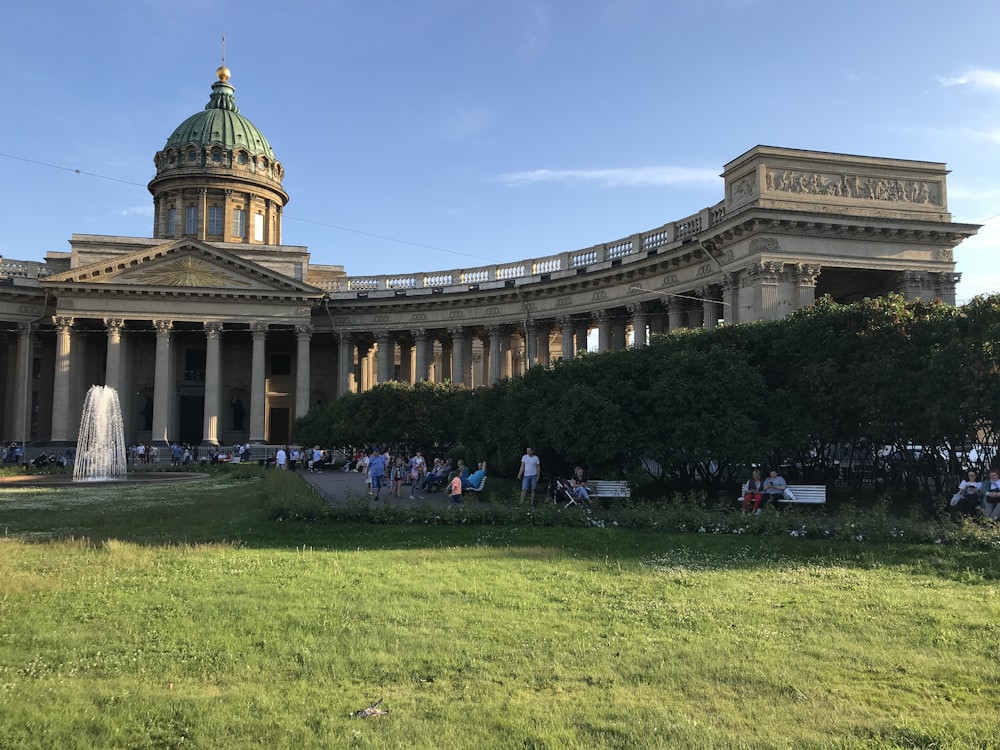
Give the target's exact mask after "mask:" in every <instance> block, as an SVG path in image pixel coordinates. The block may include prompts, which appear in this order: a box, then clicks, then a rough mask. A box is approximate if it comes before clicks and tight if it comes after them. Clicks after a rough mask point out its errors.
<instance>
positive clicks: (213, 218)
mask: <svg viewBox="0 0 1000 750" xmlns="http://www.w3.org/2000/svg"><path fill="white" fill-rule="evenodd" d="M208 233H209V234H222V206H209V207H208Z"/></svg>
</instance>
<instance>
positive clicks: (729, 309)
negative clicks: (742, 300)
mask: <svg viewBox="0 0 1000 750" xmlns="http://www.w3.org/2000/svg"><path fill="white" fill-rule="evenodd" d="M721 286H722V301H723V303H724V304H723V305H722V315H723V317H724V318H725V323H726V325H733V324H734V323H739V322H741V320H740V315H739V311H738V307H737V305H738V304H739V294H740V285H739V281H738V280H737V278H736V275H735V274H732V273H725V274H723V275H722V284H721ZM725 303H728V304H725Z"/></svg>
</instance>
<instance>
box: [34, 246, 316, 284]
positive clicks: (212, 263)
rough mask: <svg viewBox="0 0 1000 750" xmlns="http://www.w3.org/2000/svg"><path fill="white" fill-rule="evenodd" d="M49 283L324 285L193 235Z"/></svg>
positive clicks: (53, 278) (56, 276)
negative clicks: (295, 276) (279, 269)
mask: <svg viewBox="0 0 1000 750" xmlns="http://www.w3.org/2000/svg"><path fill="white" fill-rule="evenodd" d="M45 283H46V284H47V285H53V286H59V287H61V288H70V289H80V288H82V287H97V288H107V289H110V288H115V289H118V290H120V291H125V292H128V291H131V288H133V287H135V288H137V289H138V288H141V289H142V290H143V291H146V292H149V291H156V290H163V291H173V292H179V291H186V292H193V291H202V292H208V293H211V292H216V293H227V292H228V293H232V292H237V293H241V294H247V293H249V294H254V293H277V294H283V295H287V294H293V295H306V296H312V295H316V294H322V290H320V289H317V288H315V287H312V286H310V285H308V284H304V283H302V282H300V281H297V280H295V279H293V278H291V277H289V276H285V275H283V274H280V273H278V272H276V271H274V270H272V269H269V268H265V267H264V266H261V265H259V264H257V263H254V262H252V261H248V260H245V259H243V258H241V257H239V256H238V255H236V254H234V253H232V252H229V251H227V250H222V249H220V248H217V247H213V246H212V245H209V244H207V243H203V242H198V241H196V240H190V239H185V240H176V241H172V242H168V243H164V244H163V245H159V246H156V247H154V248H144V249H142V250H139V251H136V252H133V253H126V254H123V255H116V256H113V257H110V258H107V259H105V260H101V261H97V262H94V263H90V264H87V265H85V266H80V267H78V268H74V269H71V270H69V271H64V272H63V273H59V274H53V275H51V276H49V277H47V278H46V279H45Z"/></svg>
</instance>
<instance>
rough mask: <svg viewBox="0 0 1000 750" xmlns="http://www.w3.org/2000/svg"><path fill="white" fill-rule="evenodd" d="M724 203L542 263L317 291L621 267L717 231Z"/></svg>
mask: <svg viewBox="0 0 1000 750" xmlns="http://www.w3.org/2000/svg"><path fill="white" fill-rule="evenodd" d="M725 215H726V209H725V204H724V202H720V203H718V204H716V205H714V206H711V207H710V208H705V209H702V210H701V211H699V212H698V213H696V214H694V215H692V216H688V217H686V218H684V219H681V220H680V221H675V222H672V223H670V224H664V225H663V226H662V227H657V228H656V229H651V230H650V231H648V232H642V233H641V234H635V235H632V236H631V237H626V238H624V239H620V240H615V241H614V242H605V243H603V244H600V245H594V246H593V247H588V248H585V249H583V250H573V251H570V252H565V253H559V254H557V255H547V256H545V257H542V258H530V259H527V260H521V261H517V262H515V263H504V264H497V265H490V266H479V267H477V268H463V269H455V270H452V271H431V272H428V273H415V274H412V275H410V276H399V275H386V276H348V277H343V278H339V279H333V280H330V281H328V282H319V283H317V286H318V287H319V288H320V289H323V290H324V291H326V292H331V293H337V292H382V291H396V292H400V291H402V292H405V291H408V290H416V289H443V288H449V287H459V288H461V287H465V288H468V287H470V286H473V285H478V284H490V283H494V282H505V281H510V280H512V279H521V278H526V277H533V276H543V275H546V274H552V273H558V272H560V271H574V270H579V269H582V268H587V267H588V266H594V265H599V264H601V263H612V264H613V263H615V262H616V261H617V262H621V261H622V260H623V259H624V258H627V257H629V256H631V255H636V254H639V253H648V252H653V251H657V252H658V251H660V250H661V249H668V248H669V246H671V245H674V244H682V243H684V242H685V241H690V240H692V239H694V238H695V237H696V236H697V235H698V233H699V232H702V231H704V230H705V229H707V228H709V227H711V226H714V225H716V224H718V223H720V222H721V221H723V220H724V219H725Z"/></svg>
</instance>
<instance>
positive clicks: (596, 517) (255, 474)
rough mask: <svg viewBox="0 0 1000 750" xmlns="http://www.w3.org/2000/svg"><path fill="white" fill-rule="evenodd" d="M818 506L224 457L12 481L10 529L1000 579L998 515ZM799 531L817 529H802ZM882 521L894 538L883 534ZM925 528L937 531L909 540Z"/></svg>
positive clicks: (2, 495) (0, 531)
mask: <svg viewBox="0 0 1000 750" xmlns="http://www.w3.org/2000/svg"><path fill="white" fill-rule="evenodd" d="M813 511H814V509H807V510H805V511H794V512H793V511H786V512H783V513H770V514H765V515H764V516H762V517H760V518H747V517H741V516H739V515H738V514H736V513H734V512H733V511H731V510H727V509H715V510H713V509H707V508H703V507H702V508H695V507H689V506H687V505H684V504H676V503H675V504H664V506H663V507H662V508H660V509H659V510H658V509H656V508H652V507H637V508H631V509H620V510H617V511H611V512H605V513H598V512H591V511H588V510H586V509H577V508H570V509H566V510H561V509H559V508H557V507H556V506H553V505H551V504H545V505H539V506H536V507H531V506H520V505H516V504H510V505H505V504H502V503H491V502H478V501H471V502H466V503H464V504H463V505H462V506H460V507H455V508H452V507H447V506H446V505H444V504H441V503H435V504H423V505H416V506H410V505H406V506H402V505H401V506H391V505H389V506H387V505H386V504H385V503H384V502H383V503H378V504H376V503H373V502H371V501H369V500H367V498H356V499H353V500H348V501H346V502H342V503H339V504H335V505H331V504H330V503H329V502H328V501H326V500H324V499H322V498H320V497H319V496H318V495H317V494H316V493H315V492H314V491H313V490H312V489H311V488H310V487H309V486H308V485H307V484H306V483H305V482H303V480H302V478H301V477H299V476H296V475H294V474H291V473H289V472H276V471H270V472H266V471H263V470H257V469H256V468H251V467H247V468H239V469H237V468H230V467H225V468H223V469H221V470H218V471H214V472H210V475H209V477H208V479H207V480H205V481H204V482H199V483H193V484H185V485H175V484H167V485H146V486H141V487H140V486H126V485H106V486H100V487H76V486H72V487H66V488H59V489H57V490H53V489H33V490H7V489H3V490H0V540H3V539H10V540H18V541H24V542H32V543H47V542H57V541H60V540H66V539H76V540H79V539H86V540H88V541H89V542H90V543H92V544H94V545H101V544H103V543H104V542H107V541H109V540H118V541H122V542H128V543H132V544H136V545H141V546H150V547H152V546H183V545H219V544H223V545H231V546H234V547H241V548H249V549H302V548H311V549H313V550H318V551H322V550H329V551H340V552H348V551H354V550H366V551H370V550H418V549H447V548H483V549H488V550H499V551H502V552H503V554H505V555H510V556H517V557H522V558H525V559H553V558H559V557H565V558H576V559H581V558H582V559H589V560H593V561H594V562H595V563H598V564H609V563H615V564H625V565H639V564H647V565H656V564H658V563H657V561H662V560H667V561H668V563H669V560H671V559H676V557H677V553H678V552H680V551H683V552H685V553H690V555H693V556H694V557H693V558H692V559H696V561H697V565H698V567H699V568H700V569H716V570H730V569H731V570H737V569H757V568H773V567H779V566H780V567H788V566H789V565H800V564H801V565H820V566H822V565H831V564H834V563H835V564H837V565H845V564H847V565H852V566H859V567H863V568H877V567H882V566H893V567H900V566H901V567H904V568H908V569H911V570H913V571H914V572H922V573H926V574H933V575H939V576H942V577H946V578H948V579H950V580H967V581H969V582H976V581H994V580H997V579H998V578H1000V569H998V568H997V567H996V566H995V565H994V564H993V560H994V559H995V555H996V549H997V546H998V540H1000V532H998V530H997V526H995V525H989V524H988V523H984V524H979V525H977V524H964V525H959V526H957V527H955V528H953V529H952V536H951V537H948V538H947V539H944V538H942V539H941V542H942V543H939V544H935V543H933V538H934V535H935V534H940V535H941V536H942V537H943V536H945V535H944V534H943V532H944V531H945V530H946V529H945V527H944V526H943V525H942V522H941V521H937V520H927V521H925V522H923V523H924V524H925V525H926V528H923V529H921V528H920V527H919V525H918V524H919V522H918V521H915V520H913V519H909V520H908V521H906V523H908V524H910V526H906V525H905V524H904V523H903V521H901V520H900V519H896V518H894V517H891V516H884V515H878V514H876V513H874V512H867V515H866V512H856V513H854V514H853V515H849V516H846V517H844V516H838V517H837V518H831V517H830V516H829V515H827V514H826V513H824V512H822V511H820V512H813ZM685 514H686V515H685ZM848 523H849V524H850V525H851V527H852V528H851V530H850V533H849V535H848V536H847V538H844V535H843V534H842V533H841V532H839V531H838V535H837V536H833V537H831V538H822V534H823V533H825V532H824V531H823V530H824V529H826V530H827V532H828V531H829V529H830V528H832V527H833V526H834V525H837V524H848ZM866 523H867V526H866V525H865V524H866ZM887 524H888V525H889V526H891V528H886V525H887ZM915 525H916V526H915ZM679 527H683V528H684V529H685V531H683V532H681V531H679V530H678V528H679ZM789 527H792V532H791V533H790V532H789V531H788V528H789ZM801 529H805V530H806V531H805V532H803V533H799V530H801ZM856 529H857V534H855V533H854V532H855V530H856ZM880 533H886V534H891V535H892V537H893V540H892V541H891V542H883V541H872V539H877V538H878V537H879V534H880ZM793 534H794V536H793ZM921 535H922V537H924V538H929V539H932V541H931V542H930V543H919V544H918V543H913V542H912V541H911V540H913V539H916V538H921Z"/></svg>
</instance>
